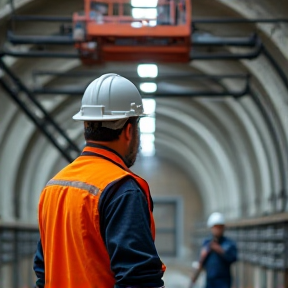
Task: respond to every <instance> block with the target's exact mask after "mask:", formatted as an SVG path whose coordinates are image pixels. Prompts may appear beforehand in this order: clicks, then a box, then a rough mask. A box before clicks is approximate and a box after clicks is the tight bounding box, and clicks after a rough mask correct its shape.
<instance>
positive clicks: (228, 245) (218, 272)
mask: <svg viewBox="0 0 288 288" xmlns="http://www.w3.org/2000/svg"><path fill="white" fill-rule="evenodd" d="M207 226H208V228H210V230H211V236H210V237H209V238H208V239H205V240H204V242H203V245H202V250H201V256H200V261H199V263H200V267H199V271H198V272H200V271H201V269H205V270H206V288H230V287H231V285H232V277H231V271H230V267H231V264H232V263H234V262H235V261H236V260H237V248H236V244H235V243H234V242H233V241H232V240H231V239H229V238H227V237H225V236H224V231H225V218H224V216H223V215H222V214H221V213H218V212H215V213H212V214H211V215H210V217H209V219H208V222H207ZM198 276H199V273H196V274H195V276H194V277H193V279H192V282H193V283H195V282H196V280H197V277H198Z"/></svg>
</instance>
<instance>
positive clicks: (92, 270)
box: [39, 146, 165, 288]
mask: <svg viewBox="0 0 288 288" xmlns="http://www.w3.org/2000/svg"><path fill="white" fill-rule="evenodd" d="M95 156H96V157H95ZM128 175H129V176H131V177H133V178H134V179H135V180H136V182H137V183H138V185H139V186H140V187H141V189H142V191H143V192H144V193H145V195H146V199H147V203H148V206H149V211H150V223H151V233H152V237H153V239H155V224H154V218H153V214H152V209H153V208H152V205H153V204H152V200H151V196H150V191H149V186H148V184H147V183H146V182H145V180H143V179H142V178H140V177H138V176H137V175H135V174H133V173H132V172H131V171H130V170H129V169H128V168H127V166H126V165H125V163H124V162H123V160H122V159H121V157H119V156H118V155H116V154H115V153H113V152H110V151H109V150H106V149H102V148H99V147H98V148H97V147H88V146H87V147H85V148H84V151H83V153H82V156H80V157H78V158H77V159H76V160H75V161H74V162H73V163H71V164H70V165H68V166H67V167H65V168H64V169H63V170H62V171H60V172H59V173H58V174H57V175H56V176H55V177H54V178H53V179H51V180H50V181H49V182H48V183H47V185H46V187H45V188H44V190H43V191H42V194H41V196H40V203H39V228H40V237H41V242H42V248H43V254H44V264H45V288H90V287H91V288H92V287H93V288H95V287H97V288H113V287H114V284H115V278H114V274H113V272H112V271H111V268H110V259H109V255H108V252H107V250H106V246H105V244H104V241H103V239H102V237H101V234H100V222H99V210H98V202H99V199H100V196H101V194H102V192H103V191H104V189H105V188H106V187H107V186H108V185H109V184H110V183H112V182H115V181H117V180H120V179H122V178H123V177H125V176H128ZM162 269H163V270H165V266H164V264H163V267H162Z"/></svg>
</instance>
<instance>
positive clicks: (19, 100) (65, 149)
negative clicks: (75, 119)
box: [0, 58, 80, 162]
mask: <svg viewBox="0 0 288 288" xmlns="http://www.w3.org/2000/svg"><path fill="white" fill-rule="evenodd" d="M0 67H1V68H2V69H3V71H4V72H5V76H6V77H7V78H8V79H9V80H10V81H11V82H12V83H13V84H14V86H15V87H16V89H17V90H16V89H13V87H11V85H9V84H8V83H7V82H8V81H7V79H4V78H3V77H0V85H1V86H2V88H3V90H4V91H5V92H7V95H9V96H10V97H11V99H13V101H14V102H15V103H16V104H17V105H18V106H19V107H20V108H21V110H22V111H23V112H24V113H25V114H26V115H27V116H28V118H29V119H30V120H31V121H32V122H33V123H34V124H35V125H36V126H37V127H38V128H39V130H40V131H41V132H42V133H43V134H44V135H45V136H46V137H47V139H48V140H49V141H50V142H51V143H52V144H53V145H54V147H56V148H57V150H58V151H59V152H60V153H61V154H62V155H63V157H64V158H65V159H66V160H67V161H69V162H72V161H73V160H74V159H75V154H76V155H79V154H80V149H79V147H78V146H77V145H76V144H75V143H74V142H73V141H72V140H71V139H70V138H69V137H68V135H67V134H66V132H65V131H64V130H63V129H62V128H61V127H60V126H59V125H58V124H57V123H56V122H55V121H54V119H53V118H52V117H51V116H50V115H49V113H48V112H47V111H46V110H45V108H44V107H43V106H42V105H41V103H40V102H39V101H38V100H37V99H36V98H35V97H34V94H33V93H31V91H29V89H28V88H27V87H26V86H25V85H24V84H23V83H22V82H21V80H20V79H19V78H18V77H17V76H16V75H14V73H13V72H12V71H11V70H10V69H9V67H8V66H7V65H6V64H5V63H4V61H3V60H2V59H1V58H0ZM19 92H23V94H24V95H25V98H26V99H29V100H30V101H31V102H32V103H33V104H34V105H35V106H36V107H37V109H38V110H39V111H40V112H41V113H42V115H43V117H40V116H37V114H36V113H35V111H34V110H32V109H33V108H31V107H30V105H29V104H28V103H27V101H25V100H26V99H25V98H23V96H22V95H21V96H22V97H20V96H19ZM50 128H53V129H54V133H53V131H52V132H51V129H50ZM55 132H56V134H55ZM62 143H64V144H62Z"/></svg>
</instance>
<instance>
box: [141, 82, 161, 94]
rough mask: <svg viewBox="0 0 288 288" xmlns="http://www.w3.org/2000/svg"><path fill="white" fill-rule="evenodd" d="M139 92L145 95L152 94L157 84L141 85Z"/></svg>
mask: <svg viewBox="0 0 288 288" xmlns="http://www.w3.org/2000/svg"><path fill="white" fill-rule="evenodd" d="M140 90H141V91H143V92H145V93H154V92H155V91H156V90H157V84H156V83H151V82H150V83H148V82H146V83H141V84H140Z"/></svg>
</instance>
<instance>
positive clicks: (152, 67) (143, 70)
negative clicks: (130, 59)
mask: <svg viewBox="0 0 288 288" xmlns="http://www.w3.org/2000/svg"><path fill="white" fill-rule="evenodd" d="M137 73H138V75H139V77H141V78H156V77H157V76H158V66H157V65H156V64H140V65H138V67H137Z"/></svg>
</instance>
